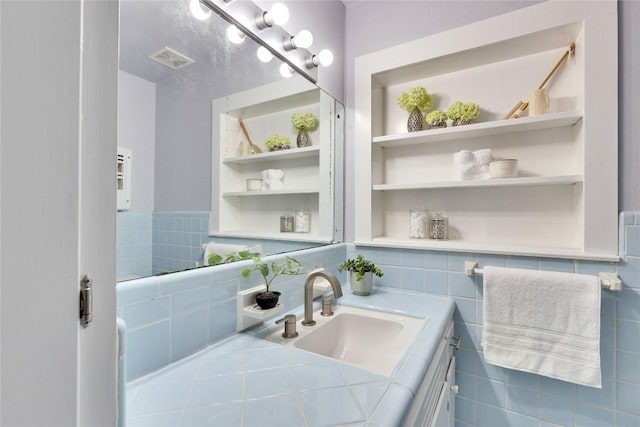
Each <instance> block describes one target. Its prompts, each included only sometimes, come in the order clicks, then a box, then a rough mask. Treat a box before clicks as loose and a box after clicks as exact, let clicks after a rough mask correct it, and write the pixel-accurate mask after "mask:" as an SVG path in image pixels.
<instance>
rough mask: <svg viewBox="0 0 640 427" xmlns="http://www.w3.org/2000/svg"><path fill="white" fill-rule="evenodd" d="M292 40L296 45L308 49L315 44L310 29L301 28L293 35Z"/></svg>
mask: <svg viewBox="0 0 640 427" xmlns="http://www.w3.org/2000/svg"><path fill="white" fill-rule="evenodd" d="M292 42H293V44H294V46H295V47H299V48H302V49H308V48H309V47H311V45H312V44H313V34H311V31H309V30H301V31H300V32H299V33H298V34H296V35H295V36H294V37H293V39H292Z"/></svg>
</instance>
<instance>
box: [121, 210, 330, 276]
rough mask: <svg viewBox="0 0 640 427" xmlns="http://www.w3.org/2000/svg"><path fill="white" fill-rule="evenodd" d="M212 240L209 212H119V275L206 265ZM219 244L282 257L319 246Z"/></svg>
mask: <svg viewBox="0 0 640 427" xmlns="http://www.w3.org/2000/svg"><path fill="white" fill-rule="evenodd" d="M209 240H213V239H211V238H210V237H209V212H204V211H190V212H154V213H143V212H118V236H117V275H118V280H119V281H121V280H130V279H134V278H139V277H146V276H151V275H153V274H161V273H166V272H174V271H181V270H186V269H190V268H194V267H196V266H199V265H203V263H204V260H203V254H204V249H203V248H202V245H203V244H204V243H206V242H208V241H209ZM215 241H216V242H219V243H228V244H236V245H237V244H242V245H247V246H254V245H256V244H259V245H260V246H261V248H262V253H263V254H279V253H284V252H291V251H297V250H302V249H306V248H310V247H316V246H320V245H321V244H318V243H308V242H290V241H285V240H259V239H258V240H256V239H237V238H225V237H216V238H215Z"/></svg>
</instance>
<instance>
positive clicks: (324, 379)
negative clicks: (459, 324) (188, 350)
mask: <svg viewBox="0 0 640 427" xmlns="http://www.w3.org/2000/svg"><path fill="white" fill-rule="evenodd" d="M338 303H339V305H346V306H353V307H362V308H367V309H371V310H377V311H384V312H391V313H397V314H404V315H408V316H412V317H418V318H424V317H428V318H429V320H428V321H427V322H426V325H425V326H424V328H423V329H422V331H421V332H420V333H419V334H418V336H417V338H416V339H415V341H414V343H413V344H412V345H411V347H410V348H409V350H408V351H407V353H406V354H405V355H404V356H403V357H402V358H401V359H400V362H398V364H397V366H396V367H395V369H394V370H393V372H392V374H391V375H390V376H388V377H385V376H380V375H375V374H372V373H370V372H368V371H365V370H363V369H359V368H357V367H354V366H351V365H347V364H345V363H341V362H339V361H335V360H333V359H329V358H326V357H323V356H319V355H316V354H313V353H309V352H306V351H304V350H299V349H297V348H295V347H293V346H283V345H280V344H277V343H275V342H272V341H268V340H265V339H263V337H264V336H266V335H268V334H269V333H272V332H273V331H274V330H275V329H282V325H275V324H274V322H273V320H275V319H272V320H269V321H267V322H266V323H265V324H264V325H261V326H259V327H257V328H254V329H251V330H249V331H247V332H245V333H239V334H236V335H234V336H232V337H230V338H228V339H226V340H224V341H221V342H219V343H217V344H214V345H212V346H210V347H208V348H206V349H204V350H202V351H200V352H198V353H196V354H193V355H191V356H189V357H187V358H185V359H183V360H181V361H179V362H176V363H172V364H170V365H169V366H166V367H164V368H162V369H160V370H158V371H156V372H154V373H152V374H150V375H148V376H146V377H144V378H140V379H138V380H135V381H133V382H131V383H129V384H128V387H127V410H126V411H127V414H126V415H127V426H128V427H133V426H141V425H145V426H149V425H154V426H204V425H211V426H224V427H235V426H245V427H250V426H268V425H273V426H320V425H322V426H327V425H344V424H349V425H354V426H359V425H380V426H392V425H399V424H400V423H401V422H402V420H403V417H404V415H405V413H406V412H407V410H408V409H409V407H410V405H411V403H412V400H413V396H414V394H415V392H416V391H417V388H418V386H419V385H420V382H421V380H422V378H423V377H424V374H425V372H426V369H427V367H428V365H429V363H430V361H431V359H432V357H433V355H434V353H435V350H436V348H437V345H438V341H439V339H440V337H441V336H442V334H443V333H444V331H445V328H446V325H447V321H448V320H449V318H450V317H451V316H452V314H453V310H454V307H455V305H454V302H453V301H452V300H451V299H449V298H446V297H440V296H434V295H427V294H423V293H413V292H407V291H399V290H394V289H388V288H384V289H375V291H374V293H373V294H372V295H369V296H366V297H362V296H356V295H353V294H351V291H350V290H349V289H348V287H346V286H345V287H344V297H342V298H340V299H339V300H338ZM316 305H317V306H318V307H317V308H319V303H316ZM291 313H292V314H296V315H297V316H298V319H301V318H302V307H299V308H298V309H296V310H293V311H292V312H291ZM302 327H303V326H301V325H300V324H299V322H298V328H302Z"/></svg>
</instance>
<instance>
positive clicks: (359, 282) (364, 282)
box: [338, 255, 383, 295]
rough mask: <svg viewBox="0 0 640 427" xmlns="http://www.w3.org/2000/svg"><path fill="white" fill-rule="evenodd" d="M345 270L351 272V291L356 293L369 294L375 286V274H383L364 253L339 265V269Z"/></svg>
mask: <svg viewBox="0 0 640 427" xmlns="http://www.w3.org/2000/svg"><path fill="white" fill-rule="evenodd" d="M345 270H346V271H349V272H350V273H351V282H350V283H351V291H352V292H353V293H354V295H369V294H370V293H371V289H372V288H373V275H374V274H375V275H376V276H378V277H382V275H383V273H382V270H380V269H379V268H378V267H376V265H375V264H374V263H372V262H371V261H369V260H366V259H364V257H363V256H362V255H358V256H357V257H356V259H348V260H346V261H345V262H343V263H342V264H340V265H339V266H338V271H340V272H343V271H345Z"/></svg>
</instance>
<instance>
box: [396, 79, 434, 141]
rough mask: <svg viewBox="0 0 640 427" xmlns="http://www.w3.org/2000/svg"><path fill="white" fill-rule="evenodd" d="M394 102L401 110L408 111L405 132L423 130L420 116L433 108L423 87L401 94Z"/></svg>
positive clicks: (429, 97)
mask: <svg viewBox="0 0 640 427" xmlns="http://www.w3.org/2000/svg"><path fill="white" fill-rule="evenodd" d="M396 102H397V103H398V105H399V106H400V108H402V109H403V110H407V111H409V119H408V120H407V131H409V132H417V131H420V130H422V129H424V117H423V116H422V114H423V113H424V112H427V111H429V110H430V109H432V108H433V98H432V97H431V95H429V92H427V90H426V89H425V88H423V87H420V86H419V87H414V88H413V89H411V90H409V92H402V95H400V96H399V97H398V98H397V99H396Z"/></svg>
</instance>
